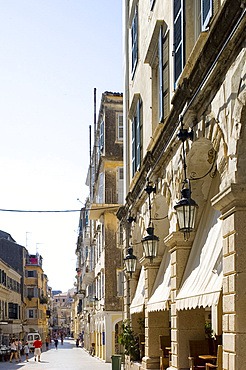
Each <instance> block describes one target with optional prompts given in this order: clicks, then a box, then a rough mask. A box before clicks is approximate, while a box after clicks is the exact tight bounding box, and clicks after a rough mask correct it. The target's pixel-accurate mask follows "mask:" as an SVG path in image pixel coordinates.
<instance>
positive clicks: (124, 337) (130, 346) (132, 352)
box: [119, 320, 140, 361]
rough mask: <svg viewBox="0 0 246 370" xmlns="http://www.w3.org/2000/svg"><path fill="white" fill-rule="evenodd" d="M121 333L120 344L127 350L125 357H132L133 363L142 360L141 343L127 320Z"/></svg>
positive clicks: (122, 326)
mask: <svg viewBox="0 0 246 370" xmlns="http://www.w3.org/2000/svg"><path fill="white" fill-rule="evenodd" d="M121 330H122V331H121V333H120V335H119V343H120V344H122V345H123V346H124V348H125V355H128V356H130V359H131V360H133V361H138V360H139V359H140V351H139V341H138V337H137V336H136V335H135V334H134V332H133V330H132V328H131V322H130V321H129V320H125V321H124V322H123V324H122V325H121Z"/></svg>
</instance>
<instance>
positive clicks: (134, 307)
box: [130, 267, 145, 315]
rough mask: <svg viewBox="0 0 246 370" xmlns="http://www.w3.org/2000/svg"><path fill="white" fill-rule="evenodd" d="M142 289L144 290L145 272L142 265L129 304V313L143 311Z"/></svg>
mask: <svg viewBox="0 0 246 370" xmlns="http://www.w3.org/2000/svg"><path fill="white" fill-rule="evenodd" d="M144 291H145V273H144V267H142V268H141V271H140V276H139V279H138V285H137V289H136V291H135V295H134V298H133V300H132V303H131V306H130V313H131V315H132V314H133V313H139V312H143V309H144Z"/></svg>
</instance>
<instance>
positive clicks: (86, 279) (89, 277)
mask: <svg viewBox="0 0 246 370" xmlns="http://www.w3.org/2000/svg"><path fill="white" fill-rule="evenodd" d="M94 277H95V274H94V271H89V269H88V268H86V270H85V274H84V276H83V284H86V285H90V284H92V283H93V281H94Z"/></svg>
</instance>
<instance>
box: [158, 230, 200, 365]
mask: <svg viewBox="0 0 246 370" xmlns="http://www.w3.org/2000/svg"><path fill="white" fill-rule="evenodd" d="M193 239H194V236H193V235H191V236H190V239H189V240H188V241H185V240H184V235H183V233H181V232H174V233H172V234H169V235H168V236H167V237H166V238H165V239H164V243H165V244H166V245H167V246H168V247H169V252H170V253H171V347H172V349H171V352H172V366H171V369H180V364H182V362H183V359H184V360H185V362H186V361H187V352H186V350H183V349H182V346H181V343H180V342H179V335H180V325H181V323H180V320H179V316H178V311H177V308H176V303H175V299H176V296H177V291H178V289H179V287H180V283H181V280H182V277H183V274H184V270H185V267H186V263H187V260H188V257H189V254H190V250H191V246H192V242H193Z"/></svg>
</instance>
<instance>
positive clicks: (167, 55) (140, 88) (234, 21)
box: [117, 0, 246, 370]
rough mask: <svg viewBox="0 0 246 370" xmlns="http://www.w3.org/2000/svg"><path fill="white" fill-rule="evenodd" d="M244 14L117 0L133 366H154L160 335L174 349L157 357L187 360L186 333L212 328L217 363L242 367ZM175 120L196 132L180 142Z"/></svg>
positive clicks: (215, 5)
mask: <svg viewBox="0 0 246 370" xmlns="http://www.w3.org/2000/svg"><path fill="white" fill-rule="evenodd" d="M245 22H246V17H245V2H243V1H240V0H224V1H222V0H215V1H209V0H208V1H200V0H196V1H189V0H186V1H185V0H173V1H167V0H166V1H165V0H164V1H160V0H155V1H153V0H152V1H149V0H143V1H138V0H131V1H129V0H125V1H124V181H125V203H124V206H123V207H121V208H120V209H119V211H118V213H117V216H118V218H119V220H120V221H121V224H122V225H124V227H125V230H126V231H125V235H126V237H125V240H126V242H127V243H126V245H125V247H126V248H127V247H128V246H129V243H131V245H132V247H133V253H134V255H135V256H136V257H138V262H137V269H136V272H135V273H134V274H133V278H132V279H130V286H129V285H127V283H125V294H124V296H125V318H131V322H132V326H133V329H134V331H135V332H136V333H139V330H140V329H139V328H138V322H139V320H140V321H144V340H143V341H142V343H143V346H144V348H143V349H141V361H140V363H138V364H136V365H134V363H131V364H130V362H129V363H127V366H131V368H134V366H136V367H137V368H142V369H157V368H159V366H160V357H161V352H160V341H161V338H164V337H165V338H167V339H168V338H169V345H167V347H169V346H170V347H171V350H170V353H169V355H170V362H169V365H168V364H167V365H165V364H164V363H162V365H163V366H164V367H167V366H169V368H170V369H172V370H174V369H188V368H191V367H190V366H191V365H190V364H189V357H190V356H191V344H192V342H193V341H198V340H201V341H203V340H205V338H206V336H211V334H212V335H213V336H214V337H215V339H216V340H215V341H214V343H213V344H214V345H216V351H217V348H221V347H217V344H220V345H222V358H218V361H219V366H220V368H221V369H224V370H236V369H243V368H245V367H246V355H245V351H244V348H245V339H246V337H245V329H244V325H245V324H244V322H245V309H244V308H245V304H246V294H245V287H244V285H245V284H244V280H245V274H246V269H245V265H244V261H245V250H244V244H245V243H244V241H245V231H244V230H245V225H244V224H245V219H246V218H245V214H246V185H245V183H246V181H245V180H246V167H245V163H244V158H245V155H246V149H245V148H246V146H245V140H246V133H245V123H246V108H245V103H246V89H245V68H246V67H245V66H246V63H245V55H246V54H245ZM180 129H182V130H187V131H186V132H187V133H189V135H188V136H189V138H190V139H192V140H190V139H187V140H183V142H182V138H181V134H182V133H183V132H184V131H181V132H180V131H179V130H180ZM178 133H179V137H177V134H178ZM180 138H181V141H180V140H179V139H180ZM147 185H148V186H149V188H148V187H147ZM146 187H147V189H146ZM183 188H185V189H186V188H187V189H188V190H189V191H190V189H191V190H192V199H194V200H195V201H196V203H197V205H198V209H197V215H196V221H195V227H194V230H192V231H191V232H189V231H188V232H187V230H186V233H185V235H184V233H183V232H182V231H180V227H179V226H178V222H177V212H176V209H175V208H174V207H175V206H176V205H177V203H178V202H179V201H180V199H181V190H182V189H183ZM148 189H150V192H149V193H148ZM146 190H147V192H146ZM148 194H149V196H148ZM129 216H131V217H132V218H133V219H134V221H133V222H132V224H131V233H130V234H129V233H128V232H127V230H128V228H127V219H128V218H129ZM148 226H154V234H155V235H156V236H157V237H158V238H159V246H158V252H157V256H156V257H155V258H153V260H152V258H149V255H146V253H145V254H144V253H143V249H142V246H141V244H142V243H141V240H142V239H143V238H144V237H145V236H146V235H147V234H146V229H147V228H148ZM130 236H131V237H130ZM127 281H128V279H127ZM129 295H130V301H131V305H130V310H128V301H127V298H128V296H129ZM207 327H209V328H210V329H211V330H212V331H211V330H210V335H208V332H207V331H206V328H207ZM210 339H211V338H210Z"/></svg>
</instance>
